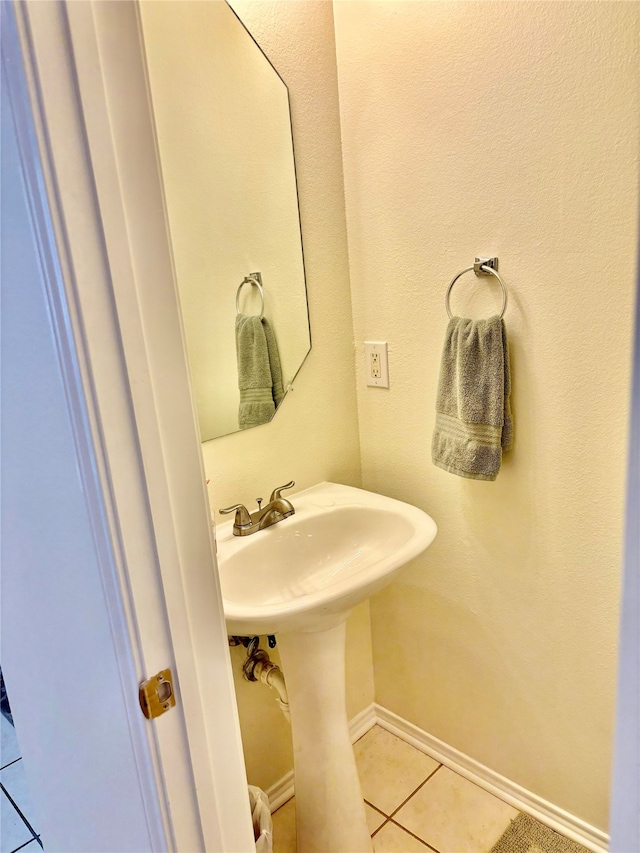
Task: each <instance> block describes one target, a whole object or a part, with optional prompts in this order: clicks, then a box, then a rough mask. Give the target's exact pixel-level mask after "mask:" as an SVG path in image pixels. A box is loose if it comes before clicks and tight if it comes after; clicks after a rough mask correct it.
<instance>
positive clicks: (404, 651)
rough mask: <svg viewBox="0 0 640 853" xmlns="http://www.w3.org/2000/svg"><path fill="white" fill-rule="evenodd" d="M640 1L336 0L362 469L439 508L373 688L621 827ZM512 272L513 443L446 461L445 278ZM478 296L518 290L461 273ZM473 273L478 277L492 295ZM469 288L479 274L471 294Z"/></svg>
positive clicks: (515, 774) (395, 609)
mask: <svg viewBox="0 0 640 853" xmlns="http://www.w3.org/2000/svg"><path fill="white" fill-rule="evenodd" d="M638 10H639V4H638V3H631V2H627V3H581V2H571V3H551V2H547V3H536V2H527V3H520V2H496V3H493V2H477V3H467V2H373V3H372V2H347V0H341V2H338V3H336V4H335V19H336V40H337V54H338V70H339V88H340V103H341V115H342V137H343V155H344V169H345V188H346V200H347V221H348V234H349V252H350V263H351V281H352V290H353V304H354V320H355V333H356V341H357V342H358V344H359V345H361V342H362V341H363V340H368V339H373V340H388V341H389V346H390V356H389V363H390V377H391V388H390V390H388V391H386V390H381V389H367V388H366V387H364V384H363V377H362V374H361V363H362V358H361V357H359V359H358V371H359V379H358V404H359V416H360V436H361V451H362V461H363V485H364V487H365V488H370V489H372V490H374V491H381V492H386V493H388V494H390V495H392V496H394V497H397V498H401V499H402V500H406V501H409V502H411V503H414V504H416V505H418V506H420V507H423V508H424V509H426V510H427V511H428V512H430V513H431V514H432V515H433V517H434V518H435V519H436V521H437V523H438V526H439V535H438V538H437V539H436V541H435V543H434V545H433V546H432V547H431V549H430V550H429V551H428V552H427V553H426V554H425V555H424V556H423V557H422V558H421V559H419V560H416V561H415V562H414V563H413V564H412V565H411V567H410V568H409V569H408V570H407V571H406V573H405V574H404V575H403V577H402V579H401V581H400V582H399V583H395V584H393V585H392V586H391V587H390V588H389V589H388V590H387V591H385V592H383V593H381V594H380V595H378V596H377V597H376V598H375V599H374V600H373V601H372V626H373V643H374V665H375V681H376V698H377V700H378V701H379V702H381V703H382V704H383V705H386V706H387V707H388V708H390V709H391V710H393V711H395V712H397V713H399V714H400V715H402V716H403V717H406V718H407V719H409V720H411V721H412V722H413V723H415V724H417V725H418V726H421V727H422V728H424V729H426V730H427V731H428V732H431V733H432V734H433V735H436V736H437V737H439V738H442V739H443V740H444V741H446V742H448V743H450V744H452V745H453V746H455V747H457V748H458V749H461V750H463V751H464V752H465V753H467V754H469V755H470V756H472V757H473V758H475V759H477V760H479V761H481V762H482V763H484V764H486V765H487V766H489V767H490V768H492V769H493V770H496V771H498V772H500V773H502V774H504V775H505V776H506V777H508V778H509V779H512V780H514V781H515V782H518V783H520V784H521V785H523V786H524V787H525V788H528V789H530V790H531V791H533V792H535V793H536V794H538V795H541V796H542V797H545V798H547V799H548V800H550V801H551V802H552V803H555V804H556V805H558V806H561V807H564V808H565V809H567V810H568V811H569V812H571V813H573V814H575V815H577V816H580V817H582V818H584V819H585V820H587V821H589V822H591V823H592V824H595V825H597V826H599V827H606V824H607V804H608V789H609V766H610V753H611V733H612V722H613V703H614V686H615V685H614V681H615V647H616V638H617V630H618V624H617V618H618V595H619V567H620V546H621V521H622V508H623V482H624V473H625V442H626V426H627V409H628V399H627V397H628V388H629V381H628V380H629V361H630V344H631V320H632V300H633V285H634V264H635V246H636V239H637V216H636V211H637V202H638V181H637V177H638V70H639V69H640V57H639V56H638V33H639V32H640V26H639V23H640V22H639V19H638ZM483 253H486V254H495V255H498V256H499V258H500V269H501V272H502V273H503V274H504V278H505V280H506V282H507V284H508V286H509V288H510V297H511V301H510V306H509V309H508V312H507V315H506V323H507V328H508V332H509V335H510V342H511V349H512V369H513V376H514V381H513V386H514V393H513V408H514V415H515V425H516V444H515V449H514V451H513V453H512V455H511V456H510V457H509V458H507V459H505V463H504V465H503V469H502V471H501V473H500V475H499V477H498V480H497V481H496V482H495V483H483V482H473V481H469V480H464V479H460V478H457V477H455V476H453V475H451V474H448V473H446V472H444V471H442V470H440V469H438V468H436V467H434V466H433V465H432V463H431V459H430V443H431V433H432V429H433V423H434V400H435V393H436V382H437V373H438V365H439V359H440V351H441V346H442V341H443V335H444V330H445V326H446V320H447V318H446V314H445V309H444V295H445V290H446V287H447V284H448V282H449V281H450V279H451V278H452V277H453V275H454V274H455V273H457V272H458V271H459V270H461V269H462V268H464V267H465V266H468V265H469V264H470V263H472V262H473V258H474V256H475V255H476V254H483ZM454 294H455V298H454V303H453V304H454V307H455V309H456V311H457V312H458V313H462V314H465V313H467V312H468V313H471V314H472V316H482V315H486V314H487V313H488V312H490V308H491V306H492V305H499V295H498V291H497V290H496V289H495V288H492V287H491V286H490V285H488V284H486V283H484V282H482V281H481V282H478V283H477V284H476V282H475V280H474V277H473V275H471V274H469V275H467V276H465V277H464V278H463V279H462V280H461V281H460V282H459V283H458V285H457V286H456V290H455V291H454ZM472 294H473V297H472V296H471V295H472ZM467 297H468V298H467Z"/></svg>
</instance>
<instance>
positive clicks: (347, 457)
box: [203, 0, 373, 788]
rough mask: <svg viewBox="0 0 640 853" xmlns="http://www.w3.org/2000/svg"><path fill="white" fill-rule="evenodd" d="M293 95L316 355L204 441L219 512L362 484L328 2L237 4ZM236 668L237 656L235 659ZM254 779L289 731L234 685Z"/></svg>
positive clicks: (280, 765) (359, 640)
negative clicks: (330, 486) (245, 418)
mask: <svg viewBox="0 0 640 853" xmlns="http://www.w3.org/2000/svg"><path fill="white" fill-rule="evenodd" d="M233 6H234V8H235V9H236V11H237V12H238V14H239V15H240V17H241V18H242V19H243V20H244V21H245V23H246V25H247V26H248V28H249V30H250V31H251V32H252V33H253V35H254V36H255V38H256V39H257V41H258V42H259V44H260V45H261V47H262V48H263V50H264V51H265V53H266V54H267V56H268V57H269V58H270V59H271V61H272V62H273V64H274V65H275V67H276V68H277V69H278V71H279V73H280V74H281V76H282V77H283V79H284V81H285V82H286V83H287V85H288V87H289V91H290V95H291V111H292V116H293V136H294V147H295V154H296V168H297V175H298V190H299V195H300V213H301V220H302V233H303V237H304V257H305V267H306V273H307V287H308V294H309V311H310V318H311V337H312V345H313V346H312V350H311V353H310V355H309V357H308V358H307V361H306V362H305V365H304V367H303V368H302V371H301V372H300V374H299V376H298V379H297V380H296V383H295V386H294V391H293V393H291V394H289V395H288V396H287V397H286V399H285V401H284V403H283V404H282V407H281V408H280V410H279V411H278V412H277V414H276V417H275V419H274V420H273V421H272V422H271V423H270V424H265V425H264V426H260V427H256V428H254V429H251V430H248V431H246V432H243V433H236V434H235V435H230V436H225V437H224V438H219V439H216V440H215V441H209V442H206V443H205V444H203V452H204V459H205V466H206V469H207V472H208V476H209V477H210V478H211V483H210V485H209V489H210V500H211V506H212V508H213V509H217V508H218V507H221V506H228V505H229V504H231V503H236V502H238V501H240V502H243V503H246V504H247V505H248V506H249V505H250V506H254V505H255V504H254V501H255V498H256V496H263V497H267V498H268V496H269V493H270V491H271V489H273V487H274V486H277V485H281V484H282V483H286V482H287V481H288V480H291V479H294V480H295V481H296V489H304V488H307V487H308V486H311V485H313V484H314V483H317V482H321V481H323V480H333V481H336V482H339V483H346V484H348V485H354V486H359V485H360V484H361V482H360V449H359V440H358V427H357V410H356V395H355V374H354V359H353V327H352V317H351V297H350V290H349V269H348V257H347V243H346V225H345V210H344V190H343V178H342V164H341V151H340V123H339V110H338V95H337V81H336V62H335V48H334V41H333V18H332V6H331V4H330V3H327V2H323V0H319V2H306V0H300V2H296V3H292V2H287V0H280V1H279V2H278V0H275V2H270V0H261V2H260V3H254V2H251V0H246V2H241V0H238V2H235V0H234V3H233ZM347 645H348V654H347V667H348V672H349V678H348V704H349V712H350V714H351V715H354V714H355V713H357V712H358V711H359V710H361V709H362V708H364V707H366V706H367V705H368V704H370V703H371V702H372V701H373V675H372V672H373V670H372V663H371V641H370V630H369V609H368V604H365V605H362V606H361V607H360V608H358V609H357V610H356V611H354V614H353V616H352V617H351V619H350V623H349V626H348V644H347ZM232 660H233V663H234V671H235V672H236V673H237V671H238V668H239V666H240V663H241V653H240V651H239V650H236V651H234V652H233V654H232ZM236 687H237V694H238V699H239V706H240V720H241V726H242V734H243V741H244V745H245V757H246V761H247V772H248V776H249V781H250V782H252V783H253V784H256V785H259V786H261V787H263V788H266V787H268V786H269V785H271V784H273V783H274V782H276V781H277V780H278V779H279V778H280V777H281V776H282V775H283V774H284V773H285V772H286V771H287V770H289V769H291V766H292V764H291V751H290V740H289V737H290V736H289V730H288V724H287V723H286V722H285V721H284V718H282V716H281V713H280V711H279V709H278V707H277V705H276V704H275V700H274V697H273V694H272V691H270V690H269V689H268V688H267V687H265V686H264V685H257V684H255V685H249V684H247V683H245V682H242V680H241V679H240V678H238V679H237V683H236Z"/></svg>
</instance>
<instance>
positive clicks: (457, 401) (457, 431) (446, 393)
mask: <svg viewBox="0 0 640 853" xmlns="http://www.w3.org/2000/svg"><path fill="white" fill-rule="evenodd" d="M510 394H511V374H510V368H509V348H508V345H507V331H506V329H505V325H504V322H503V321H502V319H501V318H500V317H498V316H495V317H490V318H489V319H488V320H467V319H464V318H462V317H453V318H452V319H451V320H450V321H449V325H448V326H447V333H446V337H445V342H444V349H443V352H442V364H441V366H440V382H439V384H438V397H437V401H436V425H435V430H434V433H433V442H432V446H431V454H432V459H433V462H434V464H435V465H437V466H438V467H440V468H444V470H445V471H449V472H451V473H452V474H457V475H458V476H460V477H469V478H470V479H472V480H495V479H496V477H497V476H498V471H499V470H500V463H501V462H502V452H503V451H507V450H510V449H511V446H512V444H513V419H512V416H511V404H510V400H509V397H510Z"/></svg>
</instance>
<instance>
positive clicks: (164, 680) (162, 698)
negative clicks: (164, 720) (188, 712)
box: [138, 669, 176, 720]
mask: <svg viewBox="0 0 640 853" xmlns="http://www.w3.org/2000/svg"><path fill="white" fill-rule="evenodd" d="M138 695H139V698H140V707H141V708H142V713H143V714H144V715H145V717H146V718H147V720H155V718H156V717H160V716H161V715H162V714H164V713H165V711H168V710H169V709H170V708H173V706H174V705H175V704H176V697H175V693H174V692H173V675H172V674H171V670H170V669H163V670H162V672H159V673H158V674H157V675H154V676H152V677H151V678H148V679H147V680H146V681H143V682H142V684H141V685H140V691H139V694H138Z"/></svg>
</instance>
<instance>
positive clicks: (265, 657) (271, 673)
mask: <svg viewBox="0 0 640 853" xmlns="http://www.w3.org/2000/svg"><path fill="white" fill-rule="evenodd" d="M269 639H270V640H271V638H269ZM259 642H260V638H259V637H252V638H251V639H249V638H248V637H231V638H230V645H234V646H235V645H240V644H242V645H244V646H246V647H247V657H246V658H245V661H244V663H243V664H242V672H243V675H244V678H245V679H246V680H247V681H261V682H262V683H263V684H266V685H267V686H268V687H271V688H273V690H275V691H276V692H277V694H278V705H279V706H280V710H281V711H282V713H283V714H284V716H285V717H286V718H287V720H288V721H289V722H291V714H290V713H289V696H288V694H287V685H286V683H285V680H284V673H283V672H282V670H281V669H280V667H279V666H277V665H276V664H275V663H273V661H272V660H271V659H270V658H269V654H268V652H265V650H264V649H260V648H258V644H259ZM270 644H271V643H270ZM273 645H275V639H274V641H273Z"/></svg>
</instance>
